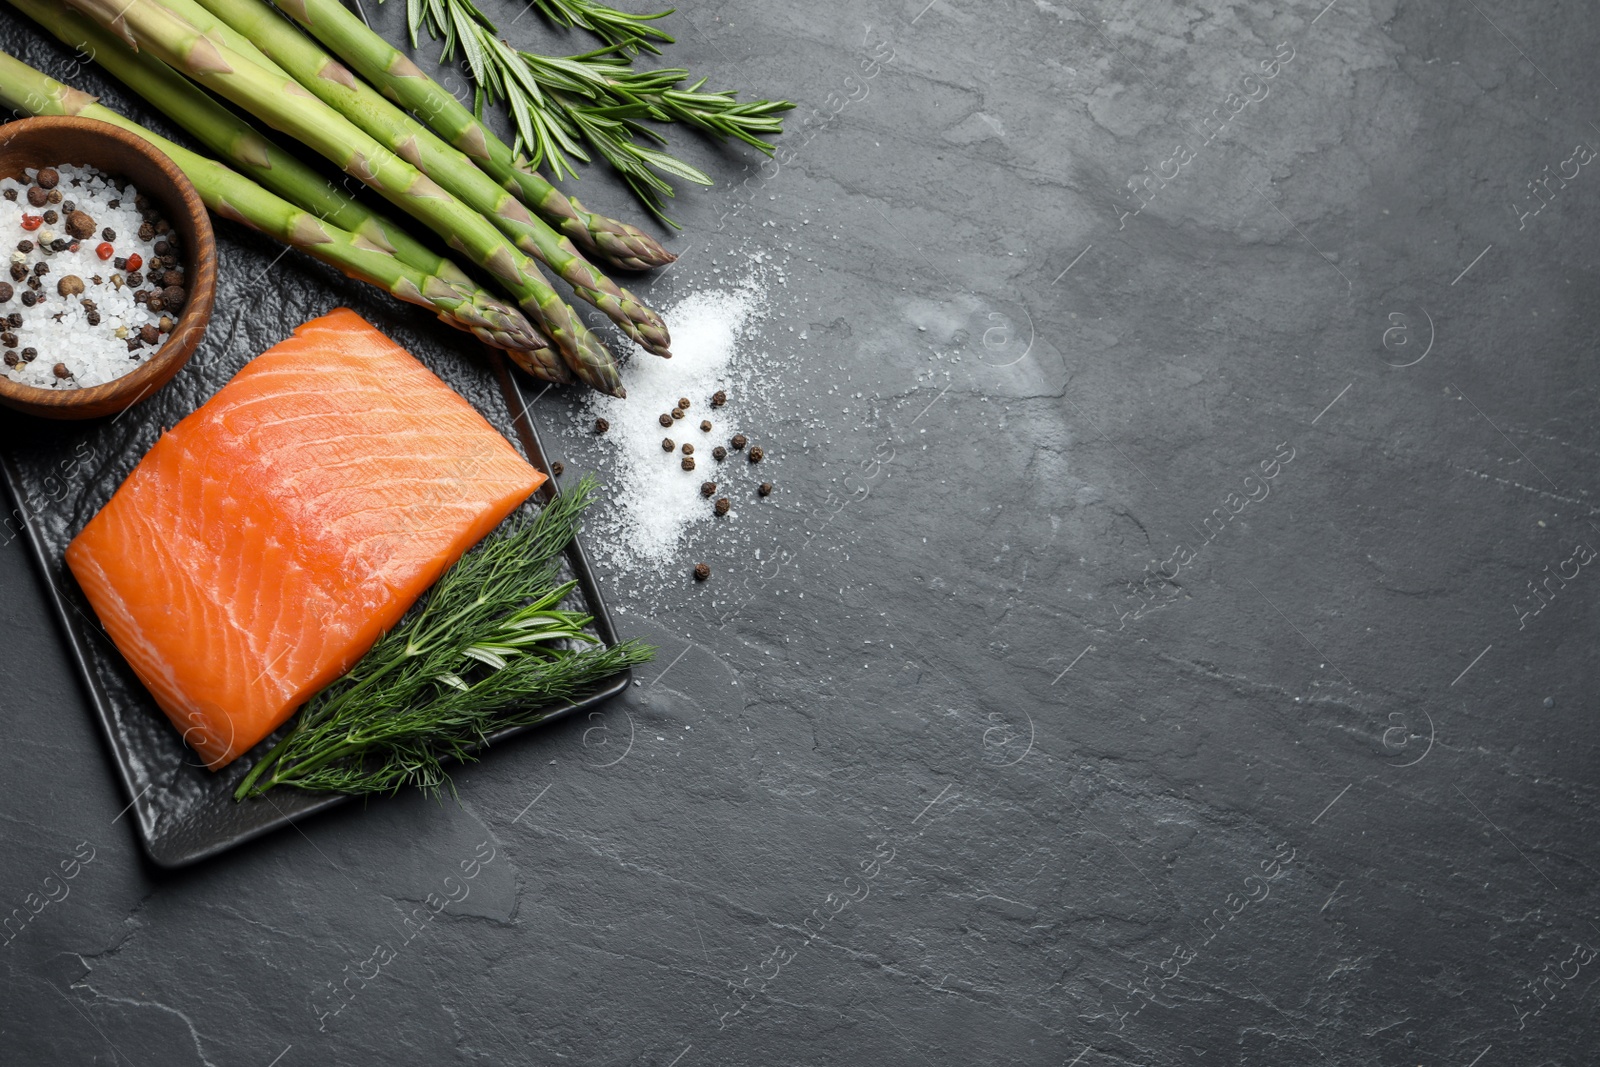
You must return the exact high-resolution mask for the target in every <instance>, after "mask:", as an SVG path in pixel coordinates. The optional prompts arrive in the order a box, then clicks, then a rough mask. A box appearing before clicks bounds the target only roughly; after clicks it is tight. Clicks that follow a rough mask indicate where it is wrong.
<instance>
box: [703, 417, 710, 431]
mask: <svg viewBox="0 0 1600 1067" xmlns="http://www.w3.org/2000/svg"><path fill="white" fill-rule="evenodd" d="M700 432H701V433H710V432H711V420H710V419H701V420H700Z"/></svg>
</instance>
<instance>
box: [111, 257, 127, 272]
mask: <svg viewBox="0 0 1600 1067" xmlns="http://www.w3.org/2000/svg"><path fill="white" fill-rule="evenodd" d="M111 265H112V266H113V267H115V268H117V269H118V270H127V269H128V257H127V256H118V257H117V258H116V259H113V260H112V261H111Z"/></svg>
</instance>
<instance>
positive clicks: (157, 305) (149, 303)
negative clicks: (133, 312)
mask: <svg viewBox="0 0 1600 1067" xmlns="http://www.w3.org/2000/svg"><path fill="white" fill-rule="evenodd" d="M144 306H145V307H147V308H149V309H150V310H151V311H154V312H157V313H160V312H163V311H165V310H167V301H166V298H165V297H163V296H162V295H161V294H160V293H151V294H150V295H149V297H147V298H146V299H145V302H144Z"/></svg>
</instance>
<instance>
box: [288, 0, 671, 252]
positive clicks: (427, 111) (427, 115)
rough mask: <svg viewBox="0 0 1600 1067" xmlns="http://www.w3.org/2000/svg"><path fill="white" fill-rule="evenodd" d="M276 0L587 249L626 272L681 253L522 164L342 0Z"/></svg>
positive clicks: (298, 20) (476, 119)
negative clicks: (593, 208) (601, 212)
mask: <svg viewBox="0 0 1600 1067" xmlns="http://www.w3.org/2000/svg"><path fill="white" fill-rule="evenodd" d="M275 2H276V3H277V5H278V6H279V7H280V8H282V9H283V10H284V11H285V12H286V13H287V14H288V15H289V16H290V17H291V18H293V19H294V20H295V21H296V22H298V23H300V25H302V26H304V27H305V28H306V29H307V30H308V31H309V32H310V33H311V34H312V36H314V37H316V38H317V40H319V41H321V42H322V43H323V44H324V45H326V46H327V47H328V49H329V50H330V51H332V52H333V53H334V54H336V55H338V56H340V57H341V58H342V59H343V60H344V61H345V62H346V63H348V64H349V65H350V66H352V67H354V68H355V69H356V71H357V72H358V73H359V74H360V75H361V76H362V77H363V78H365V79H367V81H369V82H371V83H372V84H373V85H375V86H377V88H378V89H380V90H381V91H382V92H383V95H385V96H387V97H389V99H391V100H393V101H394V102H395V103H397V104H399V105H400V106H401V107H403V108H406V109H407V110H409V111H413V112H415V113H416V114H417V115H418V116H420V117H421V118H422V120H423V121H424V122H426V123H427V124H428V125H429V126H431V127H433V129H434V130H436V131H437V132H438V134H439V135H440V136H441V137H443V138H444V139H445V140H446V141H448V142H449V143H450V144H452V145H454V146H455V147H456V148H458V149H460V150H461V151H462V152H464V153H466V155H467V156H469V157H471V158H472V159H474V160H476V161H477V163H478V165H479V166H480V167H482V168H483V169H484V170H485V171H486V172H488V174H489V175H490V176H491V177H493V178H494V180H495V181H497V182H499V183H500V184H501V185H502V186H504V187H505V188H507V189H509V190H511V191H512V192H513V193H515V194H516V195H517V196H518V197H519V198H520V199H521V200H522V202H523V203H525V204H527V205H528V206H529V207H531V208H533V210H534V211H536V212H538V213H539V214H540V215H541V216H542V217H543V218H544V219H545V220H546V221H547V222H549V224H550V225H551V226H554V227H555V228H556V229H557V230H559V231H561V232H562V233H563V234H565V235H566V236H567V237H568V238H570V239H571V240H572V242H573V243H574V244H575V245H576V246H577V247H578V248H580V249H582V250H583V252H584V254H586V255H589V256H594V257H595V258H597V259H603V260H605V261H606V262H607V263H609V264H611V265H612V266H614V267H621V268H623V269H626V270H649V269H650V268H652V267H659V266H664V265H666V264H668V263H671V262H672V261H673V260H674V259H676V258H677V257H676V256H674V255H673V254H672V253H670V252H668V251H667V250H666V249H664V248H662V247H661V245H660V244H658V243H657V242H656V241H655V240H654V239H653V238H651V237H650V236H649V235H648V234H646V233H644V232H643V231H641V230H638V229H636V228H634V227H633V226H629V225H628V224H627V223H625V222H618V221H616V220H615V219H609V218H606V217H605V216H604V215H596V214H593V213H592V212H590V211H588V210H586V209H585V208H584V207H583V205H582V204H580V203H579V202H578V201H577V199H576V198H573V199H570V200H569V199H568V198H567V197H566V196H564V195H563V194H562V192H561V190H559V189H557V188H556V187H555V186H553V185H551V184H550V183H549V182H547V181H545V180H544V178H542V177H540V176H539V175H538V174H534V173H530V172H529V171H526V170H524V169H523V168H521V167H519V166H518V165H517V160H516V155H515V153H513V152H512V150H511V146H510V145H508V144H506V143H505V142H504V141H503V140H501V139H500V138H499V137H497V136H496V135H495V133H494V132H493V131H492V130H490V129H489V127H488V126H486V125H484V124H483V123H482V122H480V121H479V120H478V118H477V116H475V115H474V114H473V113H472V111H471V110H470V109H468V108H467V107H466V106H465V105H463V104H462V103H461V102H460V101H459V100H457V99H456V98H455V97H454V96H452V95H451V94H450V92H449V91H448V90H447V89H445V87H444V86H442V85H440V84H439V83H438V82H436V81H434V80H433V79H432V78H430V77H428V76H427V75H426V74H424V73H423V71H422V69H421V68H420V67H418V66H417V65H416V64H415V63H413V62H412V61H411V60H410V59H409V58H408V57H407V56H406V55H405V54H404V53H403V52H401V51H400V50H399V49H397V48H395V47H394V46H393V45H391V44H390V43H389V42H388V41H386V40H384V39H383V37H381V36H379V35H378V34H377V33H375V32H373V31H372V30H371V29H369V28H368V27H367V25H366V24H365V23H364V22H362V21H361V20H360V19H359V18H357V17H356V16H355V15H353V14H351V12H350V11H348V10H347V9H346V8H345V7H344V5H343V4H341V3H340V2H339V0H275Z"/></svg>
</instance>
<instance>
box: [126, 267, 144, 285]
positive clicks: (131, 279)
mask: <svg viewBox="0 0 1600 1067" xmlns="http://www.w3.org/2000/svg"><path fill="white" fill-rule="evenodd" d="M128 284H129V285H130V286H132V287H133V288H135V289H137V288H139V286H141V285H143V284H144V272H143V271H137V270H130V271H129V272H128Z"/></svg>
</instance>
